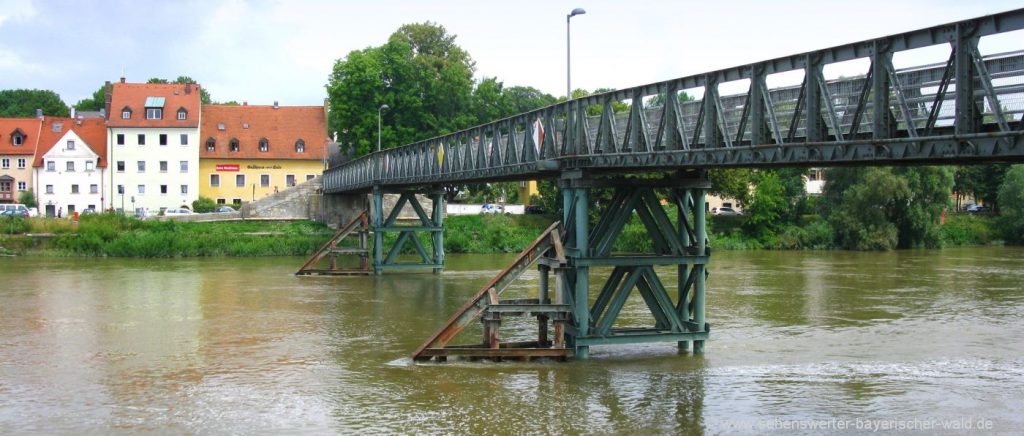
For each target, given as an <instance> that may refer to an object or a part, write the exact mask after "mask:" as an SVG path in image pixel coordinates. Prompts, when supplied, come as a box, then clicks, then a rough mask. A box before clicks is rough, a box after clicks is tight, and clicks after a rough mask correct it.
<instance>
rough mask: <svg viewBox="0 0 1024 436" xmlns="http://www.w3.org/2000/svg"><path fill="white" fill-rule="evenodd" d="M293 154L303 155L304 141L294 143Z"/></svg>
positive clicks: (304, 149) (304, 150)
mask: <svg viewBox="0 0 1024 436" xmlns="http://www.w3.org/2000/svg"><path fill="white" fill-rule="evenodd" d="M295 152H296V153H305V152H306V141H303V140H302V139H299V140H298V141H295Z"/></svg>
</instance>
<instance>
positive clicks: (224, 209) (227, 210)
mask: <svg viewBox="0 0 1024 436" xmlns="http://www.w3.org/2000/svg"><path fill="white" fill-rule="evenodd" d="M234 211H235V208H233V207H231V206H220V207H218V208H217V209H216V210H214V212H216V213H230V212H234Z"/></svg>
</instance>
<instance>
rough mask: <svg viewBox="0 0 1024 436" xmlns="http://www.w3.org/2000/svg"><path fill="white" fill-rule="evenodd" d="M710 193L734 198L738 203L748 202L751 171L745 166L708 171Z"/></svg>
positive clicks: (751, 180)
mask: <svg viewBox="0 0 1024 436" xmlns="http://www.w3.org/2000/svg"><path fill="white" fill-rule="evenodd" d="M708 179H709V180H710V181H711V189H710V190H709V191H710V193H711V194H712V195H717V196H719V197H724V198H733V199H736V201H738V202H739V203H740V204H743V205H746V204H747V203H749V202H750V186H751V184H752V183H753V181H754V175H753V171H752V170H750V169H747V168H725V169H720V170H710V171H708Z"/></svg>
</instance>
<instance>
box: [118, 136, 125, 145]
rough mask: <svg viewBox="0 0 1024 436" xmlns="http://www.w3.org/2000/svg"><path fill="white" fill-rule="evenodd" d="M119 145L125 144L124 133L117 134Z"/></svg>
mask: <svg viewBox="0 0 1024 436" xmlns="http://www.w3.org/2000/svg"><path fill="white" fill-rule="evenodd" d="M117 145H124V133H118V134H117Z"/></svg>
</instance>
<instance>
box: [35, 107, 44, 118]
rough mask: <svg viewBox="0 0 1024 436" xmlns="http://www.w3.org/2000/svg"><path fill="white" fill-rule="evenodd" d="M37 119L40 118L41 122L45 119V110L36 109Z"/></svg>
mask: <svg viewBox="0 0 1024 436" xmlns="http://www.w3.org/2000/svg"><path fill="white" fill-rule="evenodd" d="M36 118H39V119H40V120H41V119H43V110H42V109H36Z"/></svg>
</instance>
